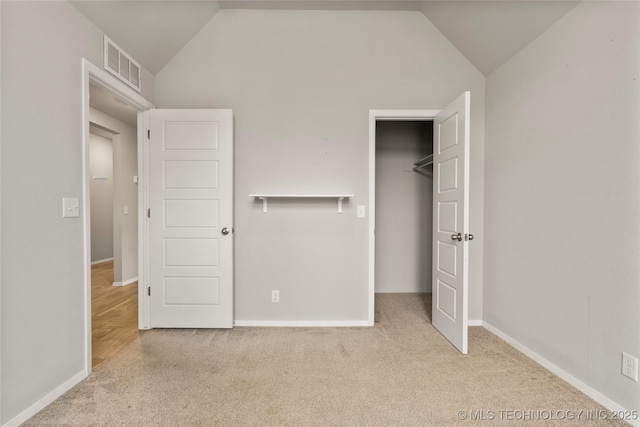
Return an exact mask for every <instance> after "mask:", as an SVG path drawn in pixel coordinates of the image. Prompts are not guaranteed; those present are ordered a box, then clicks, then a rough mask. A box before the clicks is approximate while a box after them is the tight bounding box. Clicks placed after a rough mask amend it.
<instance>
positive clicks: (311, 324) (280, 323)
mask: <svg viewBox="0 0 640 427" xmlns="http://www.w3.org/2000/svg"><path fill="white" fill-rule="evenodd" d="M233 325H234V326H254V327H260V328H354V327H363V326H371V325H370V324H369V322H368V321H366V320H235V321H234V322H233Z"/></svg>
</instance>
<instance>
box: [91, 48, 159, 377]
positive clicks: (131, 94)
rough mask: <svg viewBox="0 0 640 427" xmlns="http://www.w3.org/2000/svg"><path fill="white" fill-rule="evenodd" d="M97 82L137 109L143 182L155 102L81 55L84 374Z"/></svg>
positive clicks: (142, 311)
mask: <svg viewBox="0 0 640 427" xmlns="http://www.w3.org/2000/svg"><path fill="white" fill-rule="evenodd" d="M90 83H94V84H96V85H98V86H101V87H102V88H104V89H106V90H108V91H110V92H111V93H113V94H114V95H117V96H118V97H120V98H121V99H123V100H124V101H125V102H127V103H128V104H129V105H130V106H132V107H134V108H135V109H136V110H138V126H137V128H138V129H137V133H138V175H139V176H140V177H141V178H142V179H141V180H140V181H141V182H140V184H144V182H145V179H144V173H145V171H146V169H145V168H144V166H145V164H146V163H145V158H144V152H145V150H144V144H143V142H144V140H145V139H144V133H145V132H144V129H146V127H144V115H145V113H144V112H145V111H148V110H150V109H153V108H155V106H154V105H153V104H152V103H151V102H149V101H147V100H146V99H144V98H143V97H142V96H141V95H140V94H138V93H137V92H135V91H133V89H129V88H128V87H126V86H124V84H123V83H121V82H119V81H118V80H116V79H115V78H114V77H112V76H111V75H110V74H108V73H107V72H106V71H104V70H103V69H101V68H100V67H98V66H96V65H94V64H92V63H91V62H90V61H88V60H87V59H85V58H82V117H81V118H82V200H81V209H82V212H84V215H83V216H82V237H83V276H84V280H83V281H84V310H83V311H84V328H85V331H84V332H85V334H84V339H85V343H84V344H85V345H84V348H85V352H84V356H85V375H89V374H90V373H91V371H92V366H91V365H92V363H91V341H92V335H91V211H90V203H89V197H90V183H91V181H90V177H89V126H90V125H89V120H90V100H89V93H90V89H89V84H90ZM143 193H144V188H143V185H139V186H138V207H139V208H138V240H139V245H138V270H139V271H138V280H139V282H142V281H143V280H144V279H145V278H146V275H145V272H144V270H143V268H142V262H141V260H142V259H144V254H145V253H146V249H147V248H146V246H145V240H144V239H143V238H142V237H143V236H144V235H145V234H144V212H145V211H144V209H142V208H141V207H144V206H146V205H144V203H143V201H144V194H143ZM145 302H146V299H145V298H144V287H143V286H138V327H139V328H140V329H145V327H144V326H145V325H144V323H143V319H144V318H145V316H146V315H147V311H148V308H147V307H146V306H145Z"/></svg>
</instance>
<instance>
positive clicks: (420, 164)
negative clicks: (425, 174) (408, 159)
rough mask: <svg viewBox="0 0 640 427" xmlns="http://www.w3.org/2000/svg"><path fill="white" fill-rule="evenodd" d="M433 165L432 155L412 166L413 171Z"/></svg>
mask: <svg viewBox="0 0 640 427" xmlns="http://www.w3.org/2000/svg"><path fill="white" fill-rule="evenodd" d="M431 165H433V154H429V155H428V156H427V157H424V158H422V159H420V160H418V161H417V162H415V163H414V164H413V166H414V168H413V170H414V171H415V170H418V169H422V168H425V167H427V166H431Z"/></svg>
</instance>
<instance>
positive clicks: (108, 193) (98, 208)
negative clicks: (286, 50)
mask: <svg viewBox="0 0 640 427" xmlns="http://www.w3.org/2000/svg"><path fill="white" fill-rule="evenodd" d="M89 175H90V176H91V182H90V188H91V262H96V261H102V260H106V259H110V258H113V143H112V142H111V139H108V138H105V137H104V136H100V135H96V134H94V133H91V134H90V135H89ZM96 178H97V179H96ZM101 178H104V179H101Z"/></svg>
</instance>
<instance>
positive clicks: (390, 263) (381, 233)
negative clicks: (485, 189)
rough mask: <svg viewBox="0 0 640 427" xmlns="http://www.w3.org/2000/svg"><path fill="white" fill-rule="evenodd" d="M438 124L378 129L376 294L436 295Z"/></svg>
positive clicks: (383, 125) (393, 124) (382, 123)
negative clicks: (422, 163) (429, 160)
mask: <svg viewBox="0 0 640 427" xmlns="http://www.w3.org/2000/svg"><path fill="white" fill-rule="evenodd" d="M432 146H433V122H425V121H423V122H415V121H414V122H404V121H379V122H378V123H377V126H376V288H375V289H376V292H380V293H387V292H431V253H432V251H431V246H432V235H433V233H432V230H433V169H432V168H431V167H428V168H426V169H422V172H414V171H413V163H415V162H416V161H418V160H420V159H421V158H423V157H425V156H427V155H429V154H432V153H433V148H432Z"/></svg>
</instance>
